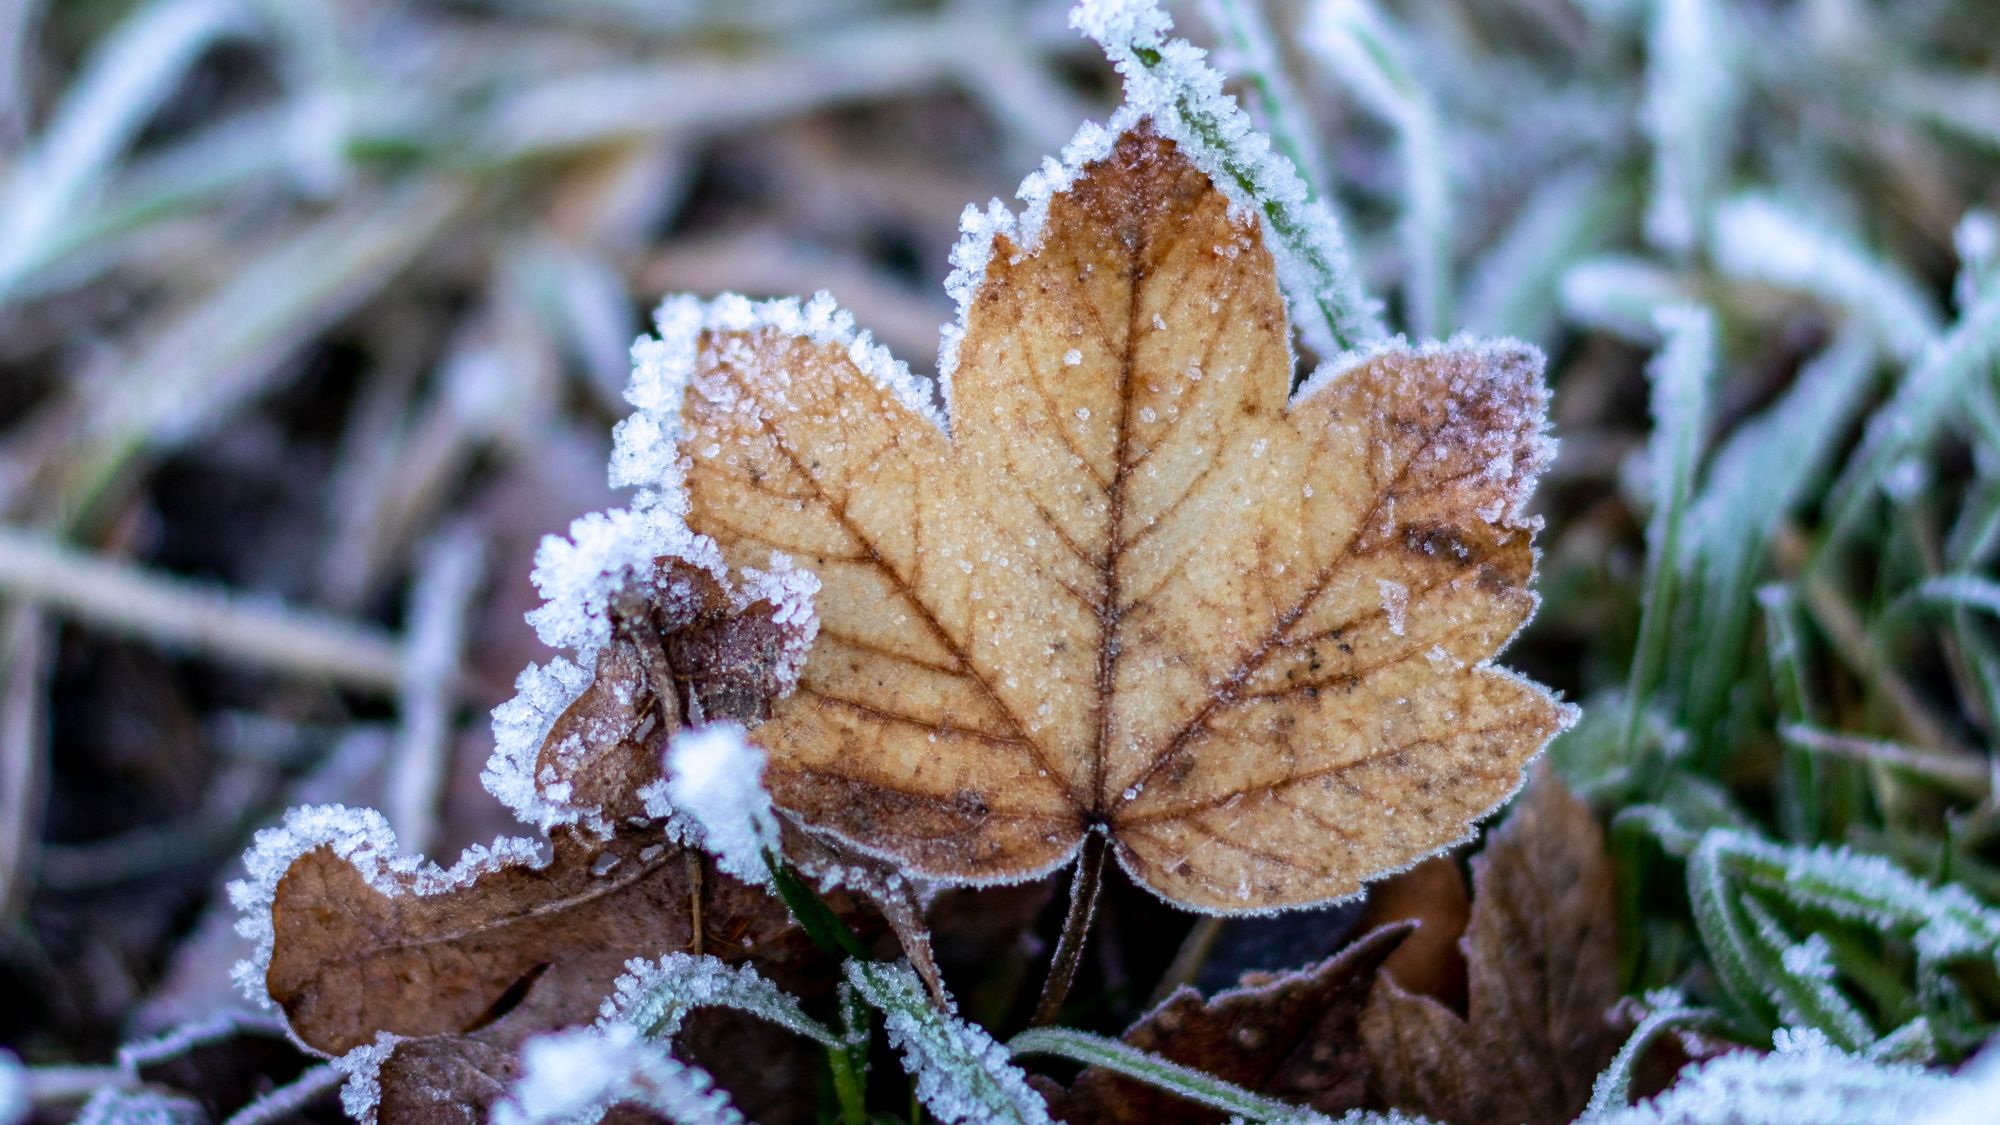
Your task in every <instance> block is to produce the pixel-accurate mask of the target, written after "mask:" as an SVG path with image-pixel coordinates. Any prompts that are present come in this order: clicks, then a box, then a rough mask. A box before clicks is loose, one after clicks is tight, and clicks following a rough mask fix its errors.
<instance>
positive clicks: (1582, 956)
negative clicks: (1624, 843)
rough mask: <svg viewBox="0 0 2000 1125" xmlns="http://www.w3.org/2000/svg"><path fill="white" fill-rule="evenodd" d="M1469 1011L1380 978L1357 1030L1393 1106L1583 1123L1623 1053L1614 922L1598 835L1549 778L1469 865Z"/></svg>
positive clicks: (1553, 1124)
mask: <svg viewBox="0 0 2000 1125" xmlns="http://www.w3.org/2000/svg"><path fill="white" fill-rule="evenodd" d="M1472 884H1473V896H1472V920H1471V922H1470V924H1469V925H1468V926H1467V928H1466V931H1465V937H1464V939H1463V940H1462V942H1461V947H1462V948H1463V950H1464V952H1465V959H1466V965H1467V977H1468V992H1469V1000H1468V1009H1467V1011H1466V1013H1465V1014H1464V1015H1462V1016H1461V1015H1460V1014H1458V1013H1457V1012H1454V1011H1452V1010H1451V1009H1449V1008H1447V1007H1445V1006H1444V1005H1443V1004H1440V1003H1438V1002H1437V1001H1436V1000H1434V999H1432V998H1430V997H1428V996H1422V995H1417V994H1414V993H1411V992H1409V991H1406V990H1405V989H1404V988H1403V987H1401V986H1400V985H1398V984H1397V982H1396V981H1395V980H1394V979H1392V978H1390V977H1388V976H1386V975H1385V976H1384V977H1383V978H1382V979H1381V981H1380V982H1379V983H1378V984H1377V985H1376V988H1375V992H1374V995H1373V996H1372V997H1371V998H1370V1000H1369V1004H1368V1010H1367V1013H1366V1014H1365V1015H1364V1017H1363V1019H1362V1025H1361V1030H1362V1034H1363V1036H1364V1038H1365V1039H1366V1041H1367V1044H1368V1051H1369V1054H1370V1055H1371V1056H1373V1058H1374V1062H1375V1083H1376V1088H1377V1090H1378V1091H1379V1092H1380V1093H1381V1095H1382V1096H1383V1098H1384V1099H1385V1100H1386V1101H1387V1102H1388V1103H1389V1104H1390V1105H1393V1106H1395V1107H1397V1108H1400V1109H1407V1110H1413V1111H1416V1112H1419V1113H1422V1114H1424V1115H1426V1116H1428V1117H1432V1118H1435V1119H1437V1120H1439V1121H1443V1122H1448V1123H1450V1125H1484V1123H1488V1122H1490V1123H1493V1125H1501V1123H1503V1122H1505V1123H1510V1125H1520V1123H1523V1122H1526V1123H1529V1125H1542V1123H1549V1125H1557V1123H1561V1122H1567V1121H1571V1120H1573V1119H1575V1117H1576V1115H1577V1114H1578V1113H1579V1112H1581V1111H1582V1110H1583V1108H1584V1106H1585V1105H1586V1104H1587V1103H1588V1102H1589V1100H1590V1089H1591V1083H1592V1082H1593V1081H1594V1080H1595V1078H1596V1076H1597V1074H1598V1072H1599V1071H1601V1070H1602V1069H1603V1068H1604V1065H1605V1064H1606V1063H1607V1062H1609V1061H1610V1059H1611V1056H1612V1055H1613V1054H1614V1053H1616V1051H1617V1049H1618V1042H1619V1038H1620V1028H1619V1026H1618V1022H1617V1020H1616V1019H1615V1018H1614V1017H1613V1014H1612V1009H1613V1008H1614V1006H1615V1005H1616V1004H1617V1003H1618V998H1619V988H1618V913H1617V901H1616V899H1615V897H1614V894H1613V885H1612V869H1611V862H1610V859H1609V857H1607V856H1606V855H1605V853H1604V834H1603V832H1602V830H1601V829H1599V828H1598V825H1597V821H1596V818H1595V817H1593V816H1592V815H1591V812H1590V808H1589V806H1587V805H1585V804H1584V803H1583V802H1581V801H1579V800H1577V799H1576V798H1575V797H1573V796H1571V795H1570V793H1569V791H1568V790H1567V789H1565V788H1564V787H1563V785H1562V783H1561V782H1560V781H1558V780H1557V779H1556V778H1555V776H1554V775H1553V774H1549V773H1546V772H1545V773H1544V774H1543V775H1542V776H1541V777H1539V778H1538V779H1537V780H1536V782H1535V784H1534V785H1533V786H1531V787H1530V788H1529V790H1528V792H1527V794H1526V796H1525V797H1524V798H1523V799H1522V801H1521V803H1520V805H1519V806H1518V807H1517V808H1516V809H1515V811H1514V812H1513V814H1512V815H1510V816H1509V817H1508V818H1507V822H1506V823H1505V824H1503V825H1502V826H1501V827H1500V828H1499V829H1498V830H1497V831H1495V832H1494V833H1493V834H1492V835H1491V836H1490V837H1489V838H1488V841H1487V844H1486V847H1485V849H1484V850H1483V851H1482V852H1481V853H1480V854H1479V855H1478V856H1477V857H1475V858H1474V859H1473V861H1472Z"/></svg>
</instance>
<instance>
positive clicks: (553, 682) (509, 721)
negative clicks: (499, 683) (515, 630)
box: [479, 656, 590, 832]
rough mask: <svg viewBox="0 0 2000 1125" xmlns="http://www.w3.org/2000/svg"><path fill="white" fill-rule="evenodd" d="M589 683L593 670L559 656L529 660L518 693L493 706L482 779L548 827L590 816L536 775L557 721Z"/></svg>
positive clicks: (516, 688)
mask: <svg viewBox="0 0 2000 1125" xmlns="http://www.w3.org/2000/svg"><path fill="white" fill-rule="evenodd" d="M589 686H590V673H589V672H588V671H586V670H585V669H583V668H581V667H579V666H578V665H577V664H575V663H574V662H572V661H570V660H567V659H564V658H563V657H560V656H558V657H556V658H555V659H553V660H551V661H549V662H548V663H547V664H530V665H528V666H527V667H526V668H524V669H522V670H521V675H520V676H519V677H518V678H516V679H515V681H514V698H512V699H510V700H508V701H507V702H505V703H502V704H501V705H500V706H498V707H495V708H494V709H493V756H492V757H491V758H489V759H488V760H487V763H486V769H485V771H484V772H482V773H481V774H480V775H479V780H480V781H481V782H482V783H483V784H484V785H485V786H486V791H487V792H489V793H491V794H493V796H494V797H496V798H498V799H499V801H500V803H501V804H503V805H506V806H507V807H508V808H510V809H512V810H514V814H515V815H516V816H519V817H520V818H521V819H522V820H524V821H526V822H528V823H530V824H533V825H536V826H538V827H540V828H541V829H542V830H543V831H545V832H546V831H548V830H549V829H550V828H553V827H554V826H555V825H558V824H569V823H573V822H577V821H583V820H588V819H589V810H587V809H583V808H579V807H576V806H573V805H570V804H568V803H567V802H565V801H563V800H562V799H561V798H562V797H563V796H566V794H564V793H562V792H561V791H560V789H559V788H558V787H556V786H554V785H552V784H549V782H550V781H552V777H551V778H538V777H536V776H535V762H536V760H537V759H538V758H539V757H540V756H541V752H542V743H543V742H544V741H545V740H546V739H547V738H548V735H549V730H550V728H552V727H553V726H554V725H555V721H556V720H557V719H558V718H560V717H561V716H562V713H563V712H564V711H565V710H567V709H568V708H569V705H570V704H572V703H574V702H576V698H577V696H579V695H582V694H583V689H584V688H586V687H589Z"/></svg>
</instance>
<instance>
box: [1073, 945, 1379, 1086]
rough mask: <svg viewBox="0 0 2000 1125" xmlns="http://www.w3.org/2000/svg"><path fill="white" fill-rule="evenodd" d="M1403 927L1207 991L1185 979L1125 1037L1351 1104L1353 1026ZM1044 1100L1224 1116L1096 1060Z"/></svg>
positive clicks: (1179, 1058)
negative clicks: (1311, 961)
mask: <svg viewBox="0 0 2000 1125" xmlns="http://www.w3.org/2000/svg"><path fill="white" fill-rule="evenodd" d="M1409 932H1410V927H1409V926H1408V925H1407V924H1404V925H1396V926H1385V927H1383V928H1382V929H1379V930H1375V931H1373V932H1372V933H1369V934H1367V935H1366V936H1364V937H1362V938H1361V939H1360V940H1358V941H1356V942H1354V943H1352V944H1351V945H1349V946H1348V947H1347V948H1346V949H1343V950H1342V951H1341V952H1340V953H1338V954H1337V955H1335V956H1333V957H1330V958H1328V959H1326V960H1325V961H1322V962H1321V963H1319V964H1318V965H1312V966H1308V967H1306V968H1303V969H1298V970H1295V971H1293V972H1288V973H1282V974H1255V975H1251V976H1246V977H1245V978H1244V980H1243V983H1242V986H1241V987H1239V988H1236V989H1233V990H1231V991H1228V992H1222V993H1218V994H1217V995H1215V996H1213V997H1210V998H1209V999H1206V1000H1204V999H1202V996H1201V994H1200V993H1198V992H1196V991H1195V990H1194V989H1192V988H1182V989H1180V990H1179V991H1177V992H1175V993H1174V994H1173V995H1172V996H1169V997H1168V998H1167V999H1166V1001H1165V1002H1164V1003H1162V1004H1161V1005H1160V1006H1159V1007H1157V1008H1155V1009H1153V1010H1152V1011H1151V1012H1150V1013H1148V1014H1147V1015H1146V1016H1144V1017H1143V1018H1141V1019H1140V1020H1139V1022H1137V1023H1135V1024H1133V1025H1132V1027H1131V1028H1130V1029H1129V1030H1128V1031H1126V1032H1125V1035H1124V1039H1125V1042H1126V1043H1128V1044H1130V1045H1131V1046H1134V1047H1137V1048H1139V1049H1140V1050H1142V1051H1148V1052H1151V1053H1153V1054H1156V1055H1160V1056H1163V1057H1164V1058H1167V1059H1169V1060H1171V1061H1173V1062H1177V1063H1180V1064H1182V1065H1184V1066H1190V1067H1193V1068H1194V1069H1196V1070H1199V1071H1203V1072H1205V1073H1208V1074H1212V1075H1214V1076H1216V1077H1218V1078H1221V1079H1222V1080H1224V1081H1226V1082H1232V1083H1235V1084H1236V1085H1238V1086H1241V1087H1243V1088H1245V1089H1248V1090H1252V1091H1255V1092H1257V1093H1260V1094H1266V1095H1269V1096H1271V1097H1275V1098H1282V1099H1284V1100H1286V1101H1289V1102H1294V1103H1296V1104H1299V1105H1302V1106H1306V1107H1308V1108H1311V1109H1313V1110H1316V1111H1318V1112H1320V1113H1324V1114H1328V1115H1339V1114H1341V1113H1345V1112H1347V1111H1348V1110H1352V1109H1358V1108H1360V1107H1361V1106H1362V1105H1363V1104H1364V1103H1365V1100H1366V1096H1367V1084H1368V1066H1369V1062H1368V1056H1367V1053H1366V1052H1365V1051H1363V1050H1362V1049H1361V1044H1360V1040H1359V1036H1358V1032H1357V1027H1358V1025H1359V1022H1360V1019H1361V1011H1362V1007H1363V1005H1365V1004H1366V1003H1367V1001H1368V992H1369V989H1370V988H1371V987H1372V986H1373V985H1374V983H1375V978H1376V974H1377V972H1378V970H1379V969H1380V968H1381V966H1382V963H1383V961H1384V960H1385V959H1386V958H1387V957H1388V956H1389V955H1390V954H1391V953H1393V952H1394V951H1395V949H1396V947H1397V945H1398V944H1399V943H1401V942H1402V941H1403V939H1404V938H1405V937H1406V936H1407V935H1408V934H1409ZM1050 1107H1051V1108H1052V1109H1053V1110H1054V1111H1055V1113H1056V1115H1057V1116H1058V1117H1060V1118H1061V1119H1062V1120H1064V1121H1067V1122H1069V1123H1070V1125H1141V1123H1146V1125H1155V1123H1157V1125H1196V1123H1200V1125H1208V1123H1211V1122H1220V1121H1222V1120H1223V1119H1224V1117H1225V1116H1226V1115H1225V1114H1221V1113H1217V1112H1215V1111H1214V1110H1210V1109H1205V1108H1203V1107H1200V1106H1197V1105H1195V1104H1193V1103H1192V1102H1188V1101H1185V1100H1183V1099H1180V1098H1177V1097H1175V1096H1173V1095H1172V1094H1170V1093H1167V1092H1166V1091H1164V1090H1160V1089H1157V1088H1155V1087H1152V1086H1147V1085H1144V1084H1142V1083H1138V1082H1134V1081H1132V1080H1131V1079H1128V1078H1123V1077H1120V1076H1119V1075H1117V1074H1115V1073H1113V1072H1111V1071H1107V1070H1102V1069H1099V1068H1096V1067H1091V1068H1087V1069H1085V1070H1084V1071H1083V1073H1082V1074H1079V1075H1078V1076H1077V1079H1076V1081H1075V1082H1074V1083H1072V1084H1071V1086H1070V1088H1069V1089H1068V1091H1066V1092H1061V1093H1057V1094H1055V1095H1054V1096H1053V1097H1052V1098H1051V1101H1050Z"/></svg>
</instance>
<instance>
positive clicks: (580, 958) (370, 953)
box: [265, 830, 799, 1054]
mask: <svg viewBox="0 0 2000 1125" xmlns="http://www.w3.org/2000/svg"><path fill="white" fill-rule="evenodd" d="M693 854H694V853H691V852H688V851H686V850H684V849H682V848H679V847H674V846H668V845H666V844H663V843H662V842H661V841H660V838H659V832H658V831H657V830H653V831H627V832H622V833H620V834H618V835H616V836H614V837H612V838H611V839H610V840H606V841H601V842H600V841H582V840H579V839H577V838H576V837H573V836H570V835H567V834H565V835H561V836H558V837H557V838H556V842H555V853H554V856H553V858H552V859H551V860H550V861H549V862H548V863H547V864H546V865H544V866H539V867H538V866H534V865H531V864H525V863H519V864H509V865H506V866H500V867H496V868H494V869H492V870H489V871H485V872H483V873H481V874H479V875H478V876H477V877H476V878H474V879H473V880H472V881H470V882H469V883H466V884H464V885H462V886H457V887H452V888H449V889H446V890H443V891H441V892H436V893H421V892H420V891H419V889H418V887H417V885H416V878H415V877H399V876H397V875H394V874H389V875H386V876H385V875H382V874H376V875H375V876H374V878H373V880H372V881H371V879H370V878H369V877H368V876H366V875H364V873H363V872H362V871H360V870H358V869H357V868H356V867H355V865H354V864H353V863H351V862H349V861H348V860H347V859H344V858H342V857H341V856H340V855H339V854H338V853H337V852H336V851H335V850H334V849H332V848H327V847H322V848H316V849H314V850H312V851H309V852H307V853H305V854H304V855H302V856H300V857H299V858H298V859H297V860H295V861H294V862H293V863H292V865H291V867H290V869H289V870H287V871H286V873H285V875H284V877H283V878H282V879H280V880H279V882H278V886H277V893H276V896H275V898H274V899H273V901H272V904H271V913H272V922H273V925H274V928H275V930H276V942H275V944H274V946H273V949H272V956H271V964H270V968H269V970H268V971H267V973H266V974H265V984H266V987H267V988H268V989H269V991H270V995H271V999H272V1000H273V1001H275V1002H276V1003H277V1004H278V1006H279V1007H280V1008H282V1009H283V1010H284V1012H285V1016H286V1018H287V1019H288V1020H289V1021H290V1022H291V1026H292V1030H293V1031H294V1032H295V1033H296V1034H297V1035H298V1037H299V1039H300V1040H301V1041H302V1042H304V1043H305V1044H306V1045H307V1046H310V1047H313V1048H314V1049H316V1050H320V1051H325V1052H326V1053H328V1054H340V1053H344V1052H346V1051H348V1050H351V1049H353V1048H354V1047H357V1046H361V1045H363V1044H367V1043H372V1042H374V1041H375V1036H376V1033H377V1032H382V1031H387V1032H392V1033H394V1034H396V1035H401V1036H423V1035H441V1034H463V1033H467V1032H471V1031H476V1030H478V1029H479V1028H480V1027H482V1026H485V1025H486V1024H488V1023H490V1022H492V1021H493V1020H495V1019H497V1018H499V1016H501V1015H503V1014H505V1013H506V1012H507V1011H509V1010H510V1009H511V1006H512V1005H513V1004H515V1003H532V1004H533V1005H534V1009H535V1011H536V1013H537V1017H538V1018H539V1019H540V1020H542V1021H543V1022H544V1025H545V1026H548V1027H562V1026H566V1025H568V1024H571V1023H578V1022H584V1021H587V1020H589V1019H590V1018H591V1017H593V1016H594V1015H595V1014H596V1012H597V1005H598V1003H599V1002H600V1001H602V1000H603V998H604V996H605V995H606V994H607V993H608V992H609V991H610V987H611V983H612V981H614V980H615V979H616V978H617V976H618V974H619V973H620V972H622V971H623V966H624V962H625V961H626V960H627V959H628V958H631V957H642V956H643V957H651V956H657V955H658V954H660V953H662V952H666V951H670V950H676V949H689V948H692V947H693V945H694V937H695V934H694V929H693V912H692V904H693V899H692V896H693V895H694V894H695V893H696V889H697V888H696V887H695V880H696V879H699V880H700V888H699V891H700V894H701V896H702V913H703V925H704V934H703V938H704V944H705V946H706V947H707V949H708V951H710V952H714V953H717V954H718V955H721V956H724V957H734V958H737V959H741V958H742V957H743V956H744V949H745V946H746V944H747V945H749V946H751V947H754V948H757V949H758V950H759V951H760V952H761V953H763V954H764V955H765V956H766V957H767V958H768V957H769V956H770V955H771V954H772V952H773V951H774V950H776V949H778V948H780V947H781V943H780V942H779V938H780V937H781V936H783V935H786V934H788V933H789V932H790V931H791V930H792V922H791V918H790V916H789V915H788V914H787V913H786V912H785V908H784V906H783V905H782V904H780V903H779V902H777V901H776V900H775V899H773V898H771V896H770V895H768V894H767V893H765V892H764V890H763V889H762V888H758V887H750V886H746V885H744V884H742V883H739V882H736V881H735V880H733V879H730V878H728V877H726V876H724V875H721V874H719V873H718V872H716V871H715V870H714V868H713V865H712V864H710V863H707V862H704V863H703V864H702V865H701V868H700V873H699V874H696V868H695V866H694V865H693V864H692V863H691V862H690V857H691V856H692V855H693ZM385 878H387V879H389V880H392V881H393V882H392V885H390V886H387V887H384V886H381V885H379V884H380V883H381V882H382V880H383V879H385ZM789 952H790V953H791V955H793V956H797V955H798V953H799V951H798V950H790V951H789Z"/></svg>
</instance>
